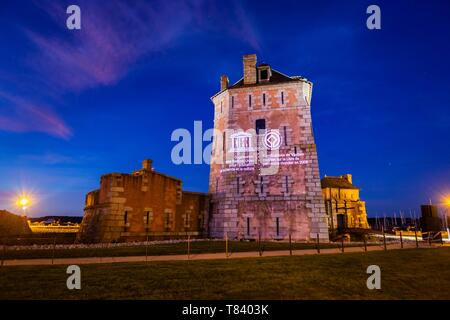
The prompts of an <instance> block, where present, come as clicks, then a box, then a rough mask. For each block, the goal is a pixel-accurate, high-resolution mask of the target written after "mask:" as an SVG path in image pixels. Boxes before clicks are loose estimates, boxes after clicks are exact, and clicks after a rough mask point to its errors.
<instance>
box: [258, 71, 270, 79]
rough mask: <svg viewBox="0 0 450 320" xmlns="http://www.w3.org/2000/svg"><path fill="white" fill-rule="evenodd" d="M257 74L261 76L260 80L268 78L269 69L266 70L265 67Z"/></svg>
mask: <svg viewBox="0 0 450 320" xmlns="http://www.w3.org/2000/svg"><path fill="white" fill-rule="evenodd" d="M259 75H260V77H261V80H269V70H267V69H265V70H261V72H260V73H259Z"/></svg>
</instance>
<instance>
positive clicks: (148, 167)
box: [142, 159, 153, 171]
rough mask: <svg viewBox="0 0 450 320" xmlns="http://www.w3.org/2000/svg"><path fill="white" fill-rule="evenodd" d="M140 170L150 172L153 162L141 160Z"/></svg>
mask: <svg viewBox="0 0 450 320" xmlns="http://www.w3.org/2000/svg"><path fill="white" fill-rule="evenodd" d="M142 169H143V170H149V171H150V170H152V169H153V161H152V160H150V159H145V160H142Z"/></svg>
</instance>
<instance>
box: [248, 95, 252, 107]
mask: <svg viewBox="0 0 450 320" xmlns="http://www.w3.org/2000/svg"><path fill="white" fill-rule="evenodd" d="M248 107H249V108H251V107H252V95H251V94H249V95H248Z"/></svg>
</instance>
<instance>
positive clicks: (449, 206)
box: [444, 196, 450, 239]
mask: <svg viewBox="0 0 450 320" xmlns="http://www.w3.org/2000/svg"><path fill="white" fill-rule="evenodd" d="M444 207H445V213H444V223H445V228H446V229H447V238H448V239H450V230H449V228H448V213H449V211H450V196H447V197H446V198H444Z"/></svg>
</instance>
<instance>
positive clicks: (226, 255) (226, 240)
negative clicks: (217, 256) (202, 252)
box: [225, 232, 228, 258]
mask: <svg viewBox="0 0 450 320" xmlns="http://www.w3.org/2000/svg"><path fill="white" fill-rule="evenodd" d="M225 257H227V258H228V232H225Z"/></svg>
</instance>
